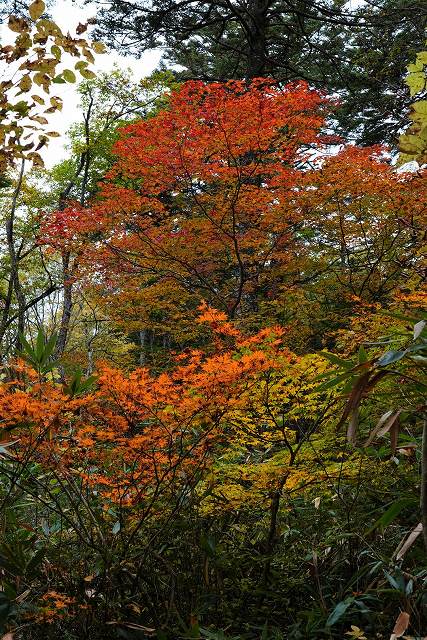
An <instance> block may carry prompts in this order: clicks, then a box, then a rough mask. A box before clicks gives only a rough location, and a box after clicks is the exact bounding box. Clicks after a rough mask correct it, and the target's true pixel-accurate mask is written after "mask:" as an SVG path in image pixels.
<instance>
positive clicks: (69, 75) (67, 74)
mask: <svg viewBox="0 0 427 640" xmlns="http://www.w3.org/2000/svg"><path fill="white" fill-rule="evenodd" d="M62 77H63V78H64V80H66V81H67V82H71V83H72V82H75V81H76V74H75V73H74V71H71V69H64V71H63V72H62ZM54 82H55V79H54Z"/></svg>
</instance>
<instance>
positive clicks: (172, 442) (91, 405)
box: [0, 306, 287, 506]
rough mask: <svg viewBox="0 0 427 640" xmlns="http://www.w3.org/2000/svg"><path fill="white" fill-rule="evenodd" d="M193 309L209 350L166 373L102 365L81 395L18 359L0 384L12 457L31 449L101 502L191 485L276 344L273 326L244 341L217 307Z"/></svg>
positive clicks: (139, 499) (124, 501) (274, 362)
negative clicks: (211, 340)
mask: <svg viewBox="0 0 427 640" xmlns="http://www.w3.org/2000/svg"><path fill="white" fill-rule="evenodd" d="M201 311H202V314H201V316H200V321H201V322H204V323H208V324H209V325H210V326H211V328H212V330H213V332H214V334H215V335H216V344H217V349H216V352H215V353H213V354H212V355H210V356H206V355H204V354H203V353H202V352H200V351H190V352H188V353H184V354H182V355H181V356H179V357H178V361H177V365H176V368H175V369H174V370H173V371H172V372H171V373H163V374H161V375H159V376H157V377H156V376H152V375H150V373H149V372H148V371H147V370H146V369H136V370H135V371H133V372H132V373H130V374H129V375H126V374H124V373H123V372H121V371H119V370H117V369H113V368H111V367H110V366H108V365H106V364H105V365H103V366H102V367H101V368H100V370H99V374H98V380H97V389H96V390H95V391H93V392H92V393H91V394H90V395H86V396H85V397H84V398H82V397H78V396H77V397H70V396H69V395H67V393H66V392H65V391H64V390H63V389H62V387H61V386H60V385H58V384H55V383H54V382H49V381H46V380H40V379H39V378H38V376H37V375H36V374H35V373H34V371H32V370H31V369H28V368H25V367H24V366H23V365H19V366H18V368H17V375H18V377H17V379H16V380H13V381H11V382H10V383H7V384H4V385H2V386H1V387H0V413H1V415H2V418H3V420H2V427H3V429H4V431H3V442H5V441H10V440H11V439H12V440H13V441H16V443H15V444H14V445H12V449H13V451H14V455H15V456H16V458H17V459H22V460H25V459H27V457H28V456H29V455H31V456H32V458H33V459H34V460H38V461H39V462H40V463H41V464H43V465H44V466H45V467H46V468H47V469H50V470H51V471H53V472H55V473H57V474H59V475H60V476H62V477H68V476H70V477H72V476H74V477H75V478H76V479H80V480H81V481H82V482H83V484H84V486H86V487H87V490H88V491H89V492H92V491H96V492H97V494H98V495H100V496H102V499H103V501H104V504H105V505H108V504H110V505H111V504H115V505H121V506H132V505H141V504H145V503H149V504H151V501H152V500H153V497H154V498H155V497H160V495H162V496H163V497H165V495H166V497H172V498H173V496H174V495H176V492H177V491H178V490H179V488H181V489H182V487H187V488H191V487H192V486H193V485H194V484H195V483H196V482H197V479H198V478H199V476H200V472H201V471H202V469H203V468H204V467H205V465H206V464H207V463H209V461H210V459H211V453H213V447H214V445H215V446H220V445H221V443H222V442H225V441H226V439H227V429H229V428H230V427H229V425H228V423H227V417H228V416H230V415H231V413H232V412H234V411H236V410H238V409H239V408H243V407H244V406H245V402H246V399H245V398H247V393H249V392H250V389H251V388H252V387H253V385H254V384H256V381H257V380H259V376H260V375H262V374H263V373H264V372H267V371H270V370H273V369H275V368H276V367H277V366H278V357H277V356H278V349H279V347H280V343H281V340H280V336H281V331H280V329H275V330H263V331H262V332H260V334H259V335H257V336H253V337H251V338H249V339H246V338H244V337H243V336H242V335H241V334H240V333H238V332H237V331H236V330H235V329H234V328H233V327H231V326H230V325H229V324H228V323H227V321H226V319H225V318H224V315H223V314H222V313H220V312H216V311H215V310H213V309H210V308H207V307H206V306H205V307H203V308H202V309H201ZM230 340H231V341H232V344H230ZM227 344H228V346H226V345H227ZM286 353H287V352H286V351H285V352H283V356H284V357H285V358H286V357H287V355H286ZM10 431H12V434H11V433H10ZM30 452H31V454H30Z"/></svg>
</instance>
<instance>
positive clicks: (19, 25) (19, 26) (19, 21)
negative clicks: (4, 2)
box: [8, 16, 29, 33]
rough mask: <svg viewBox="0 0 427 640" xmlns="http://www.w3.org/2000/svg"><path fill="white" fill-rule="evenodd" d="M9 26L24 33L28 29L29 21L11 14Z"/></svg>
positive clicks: (12, 29)
mask: <svg viewBox="0 0 427 640" xmlns="http://www.w3.org/2000/svg"><path fill="white" fill-rule="evenodd" d="M8 27H9V29H10V30H11V31H14V32H15V33H22V32H23V31H28V28H29V27H28V23H27V22H26V21H25V20H24V19H23V18H17V17H16V16H9V22H8Z"/></svg>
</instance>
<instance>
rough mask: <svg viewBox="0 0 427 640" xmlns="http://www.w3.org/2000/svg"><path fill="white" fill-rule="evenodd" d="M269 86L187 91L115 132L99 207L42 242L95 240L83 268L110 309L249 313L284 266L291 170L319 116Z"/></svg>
mask: <svg viewBox="0 0 427 640" xmlns="http://www.w3.org/2000/svg"><path fill="white" fill-rule="evenodd" d="M269 82H270V81H267V80H263V79H260V80H256V81H254V82H253V83H252V84H251V85H250V86H249V87H248V86H247V84H246V83H244V82H243V81H232V82H228V83H226V84H219V83H213V84H209V85H206V84H204V83H202V82H188V83H185V84H184V85H183V86H182V87H181V88H180V89H179V90H178V91H177V92H175V93H173V94H172V95H171V96H170V104H169V108H168V109H167V110H164V111H161V112H160V113H158V114H157V115H156V116H155V117H153V118H150V119H148V120H146V121H140V122H137V123H135V124H131V125H129V126H127V127H125V128H124V129H123V130H122V138H121V139H120V140H119V142H118V143H117V144H116V146H115V153H116V154H117V157H118V159H117V163H116V164H115V166H114V167H113V168H112V170H111V171H110V172H109V174H108V175H107V176H106V181H105V183H103V185H102V190H101V200H100V201H99V202H98V203H94V204H93V206H92V207H91V208H90V210H84V209H82V208H81V207H79V206H78V205H72V206H70V207H69V208H68V209H67V210H65V211H63V212H58V213H57V214H56V216H55V217H54V219H50V220H49V221H48V224H47V226H46V228H45V230H44V237H45V239H46V240H47V241H48V242H49V243H50V244H52V245H54V246H58V245H59V246H63V245H64V242H65V243H69V246H72V247H74V248H75V247H76V246H81V244H82V243H86V244H87V240H88V237H89V238H91V239H92V240H95V242H93V243H92V245H91V247H90V248H89V247H87V248H86V264H88V265H89V269H88V270H89V271H91V270H92V272H93V265H94V264H95V265H97V267H98V269H99V270H98V272H97V275H98V276H99V274H100V271H102V272H103V274H104V286H105V287H106V290H107V292H109V293H111V294H112V295H113V296H114V297H115V299H116V301H115V304H117V296H119V297H121V298H122V302H123V303H125V300H123V298H126V296H128V295H131V296H132V295H135V296H136V297H137V296H138V295H143V297H145V299H146V302H147V303H148V304H147V306H148V305H149V304H150V303H152V305H156V304H157V305H160V306H161V299H162V295H161V294H162V291H165V290H170V289H171V288H172V289H173V290H175V291H178V292H179V293H178V294H175V298H176V300H175V303H176V304H177V305H179V304H180V302H181V303H185V304H186V303H187V302H188V301H189V300H192V301H193V303H192V306H193V309H195V308H196V307H197V305H198V304H199V303H200V300H201V299H207V300H209V303H210V304H212V305H213V306H216V307H217V308H221V309H223V310H224V311H227V312H228V314H229V315H231V316H233V315H235V314H236V313H237V312H238V311H239V310H241V309H242V307H248V305H249V306H250V304H251V303H252V302H251V301H252V300H253V299H254V296H255V292H256V291H259V290H260V289H262V288H265V287H266V286H268V285H267V283H266V281H265V277H264V274H265V272H266V271H268V270H270V271H271V269H274V266H273V265H279V264H280V265H286V264H288V263H289V261H290V259H291V258H292V254H291V253H290V251H289V243H290V242H291V241H292V235H293V229H294V227H295V225H296V224H298V222H299V220H300V213H299V212H298V210H297V208H296V207H295V194H294V187H295V183H296V176H297V175H298V173H299V169H298V164H299V163H301V162H302V155H303V150H304V149H308V148H311V147H313V146H319V145H321V144H322V139H321V137H320V136H319V129H320V127H321V125H322V123H323V120H324V112H325V109H326V104H327V101H326V100H325V99H324V98H323V97H322V96H321V95H320V94H319V93H318V92H317V91H313V90H311V89H309V87H308V86H307V84H306V83H304V82H299V83H295V84H293V85H289V86H287V87H286V88H285V89H279V88H277V87H272V86H271V85H270V84H269ZM117 278H118V280H117ZM122 279H123V283H124V280H126V293H123V291H122V290H121V289H120V282H121V280H122ZM113 281H114V286H113V284H112V283H113ZM109 284H110V287H109V286H108V285H109ZM117 285H119V286H117ZM141 285H143V287H142V286H141ZM142 288H143V289H144V293H143V294H141V289H142ZM170 295H171V296H172V298H173V297H174V294H173V292H172V291H171V292H170ZM156 300H157V303H156ZM139 302H140V301H139ZM138 306H140V305H138Z"/></svg>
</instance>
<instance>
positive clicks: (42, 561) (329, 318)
mask: <svg viewBox="0 0 427 640" xmlns="http://www.w3.org/2000/svg"><path fill="white" fill-rule="evenodd" d="M163 100H164V101H163V103H161V104H160V106H159V108H157V109H156V110H155V111H154V112H153V113H151V114H150V117H147V118H145V119H137V120H135V121H133V122H132V123H131V124H128V125H127V126H125V127H123V128H121V130H120V135H119V138H118V141H117V142H116V143H115V145H114V147H113V153H114V158H115V160H114V163H113V165H112V166H111V168H110V170H109V171H108V173H107V174H106V175H105V176H100V182H99V185H98V190H97V191H96V190H95V189H94V192H93V194H92V195H93V197H92V198H91V200H90V202H88V203H86V202H85V201H84V199H83V198H82V199H81V200H80V202H77V201H75V200H72V199H70V200H68V201H67V202H65V201H64V199H63V198H62V200H61V206H59V207H57V208H56V209H55V210H54V211H45V212H43V213H41V214H40V218H39V219H40V220H41V224H40V232H39V234H38V238H37V243H38V245H37V246H38V249H39V250H40V253H41V255H42V257H43V260H45V261H48V260H57V259H58V257H60V258H61V259H62V264H63V265H64V256H65V257H66V260H67V265H72V268H70V269H68V271H67V270H66V269H64V270H63V275H64V278H65V279H64V282H63V286H64V287H68V292H69V298H68V301H69V304H70V314H71V307H72V302H73V296H75V297H78V296H80V297H81V299H82V300H83V301H84V304H83V303H82V308H84V309H86V311H87V309H89V312H88V313H89V315H90V317H91V318H95V320H94V321H93V324H94V325H96V326H98V324H100V323H105V324H108V326H109V327H112V329H111V332H112V333H113V334H114V338H115V339H116V341H117V343H119V342H120V341H122V342H121V343H120V346H121V349H122V350H121V351H120V350H117V351H116V352H115V355H116V358H115V361H114V362H113V361H112V360H113V359H112V358H110V359H109V358H108V357H102V358H101V357H98V358H96V357H95V356H94V350H93V349H92V346H93V344H92V343H93V339H94V337H96V336H95V335H91V333H90V331H91V327H92V325H91V324H90V323H91V322H92V320H87V316H85V317H84V318H83V321H82V323H83V325H87V326H88V327H89V329H88V328H87V327H86V326H85V328H84V330H85V331H86V334H85V336H86V337H87V336H88V342H87V344H88V345H89V346H88V349H87V353H86V354H84V356H82V357H81V356H80V354H81V353H82V352H83V351H84V349H82V351H79V350H78V349H74V352H72V351H73V350H72V349H69V352H67V351H66V350H65V356H64V357H62V358H61V359H60V360H59V361H55V360H54V354H55V351H54V345H55V340H54V338H51V339H50V340H47V341H46V340H45V338H44V335H43V334H42V333H39V336H38V338H37V339H36V340H35V342H36V347H35V348H34V354H33V348H32V346H31V344H30V342H28V341H27V340H26V339H25V337H24V336H23V335H20V336H19V340H20V342H21V346H22V349H21V350H20V356H19V357H18V358H15V359H14V358H10V359H9V360H8V361H7V362H5V368H4V380H3V382H2V384H1V386H0V416H1V427H2V436H1V452H2V453H1V455H2V456H3V458H2V460H3V462H4V465H3V468H2V471H3V473H4V477H5V478H6V481H5V483H6V484H5V486H6V485H7V486H6V489H5V490H4V505H6V506H5V508H6V509H7V508H9V503H10V504H14V503H13V500H14V499H15V498H16V500H17V501H18V506H19V509H18V516H17V518H18V519H19V525H20V528H19V527H18V529H19V532H22V531H24V534H22V535H21V533H19V534H18V535H17V540H15V541H14V543H16V544H17V545H18V548H19V549H21V547H22V549H25V550H28V549H31V546H32V544H33V542H34V541H35V540H36V539H37V540H38V542H37V545H38V547H39V548H38V550H37V552H36V554H35V556H33V557H32V560H31V562H33V564H31V562H29V563H26V561H25V562H24V561H23V562H22V564H21V565H19V566H18V565H16V566H15V565H14V564H13V562H14V560H13V553H12V552H11V551H10V549H11V547H7V549H6V551H5V550H4V549H3V551H2V548H1V546H0V560H1V557H2V556H1V554H2V553H3V556H4V557H6V558H7V562H8V563H9V564H7V563H6V561H5V566H6V569H5V573H6V574H7V580H6V579H5V580H6V582H7V588H8V589H9V592H8V593H9V595H7V598H8V602H9V601H10V602H13V603H15V601H17V600H18V599H19V598H20V597H21V596H20V595H19V594H21V592H22V589H21V584H22V580H24V579H25V580H28V585H29V586H28V589H29V591H28V593H31V604H28V608H27V609H25V610H24V612H23V613H21V612H20V613H19V614H18V613H17V614H16V616H18V617H19V616H21V617H20V618H19V619H20V620H21V621H22V622H23V624H28V625H29V626H31V627H32V628H33V627H34V625H35V626H36V628H38V627H37V625H41V626H40V628H44V629H51V630H52V629H53V631H52V633H54V632H56V631H58V630H61V629H63V628H64V627H63V626H61V625H64V624H67V625H68V622H67V621H69V626H67V629H68V628H70V629H72V631H70V633H74V632H75V633H78V634H80V636H79V637H83V635H82V634H84V633H87V634H89V635H88V636H87V637H88V638H89V637H90V638H101V637H107V636H105V634H106V633H107V632H108V633H109V632H110V630H111V629H113V628H114V630H115V631H114V633H115V632H116V631H117V636H116V635H112V636H111V637H124V638H137V637H141V638H142V637H144V638H145V637H157V638H158V639H159V640H165V639H172V638H176V637H179V638H211V639H212V640H213V639H216V638H218V639H219V638H224V639H225V638H226V637H227V638H228V637H230V638H239V639H240V638H245V639H246V638H248V639H250V640H253V639H255V638H259V637H262V638H263V639H264V638H265V639H267V638H282V637H283V638H284V637H289V638H292V639H295V640H297V639H298V638H304V637H310V638H319V639H323V638H337V639H338V638H342V637H347V636H348V637H353V638H360V640H364V639H365V638H366V637H365V636H364V632H363V631H362V625H365V626H366V627H367V628H368V629H369V633H371V635H372V634H374V633H375V630H376V625H377V626H378V625H379V626H378V628H381V629H382V630H384V629H385V628H388V627H389V626H390V625H389V617H390V615H391V616H392V617H393V616H394V618H395V611H396V607H397V606H399V607H401V608H405V611H406V610H407V609H408V610H409V609H411V607H412V609H411V611H412V610H413V611H414V612H415V611H416V612H417V613H416V615H415V614H414V616H413V618H414V619H415V618H416V617H417V621H416V623H415V622H414V629H416V630H417V633H418V631H419V630H420V628H421V621H422V620H423V619H424V618H425V616H424V614H423V613H422V612H421V606H420V602H421V600H422V598H423V597H424V596H423V595H422V590H423V586H422V585H423V584H424V582H425V570H424V569H420V565H419V558H418V556H419V555H420V551H419V547H417V546H416V545H417V544H418V543H416V542H415V541H416V538H417V536H416V535H415V537H412V538H410V541H411V542H410V544H409V543H408V542H407V541H406V542H404V541H403V542H402V535H403V534H404V535H409V536H413V535H414V531H416V530H415V529H414V527H416V526H417V523H418V515H414V513H416V512H413V513H412V514H411V515H410V516H409V519H408V522H409V524H408V525H407V524H402V525H400V524H399V525H398V524H394V525H393V526H395V530H394V531H393V533H392V535H391V536H390V539H388V538H387V539H386V537H385V536H383V533H384V531H385V529H386V528H387V527H388V526H389V525H390V524H391V523H393V522H395V519H396V518H397V517H398V516H399V514H401V511H402V513H405V511H404V510H405V509H407V508H409V507H411V508H412V507H413V506H414V504H415V503H414V499H413V486H414V483H415V482H416V478H417V477H418V476H417V474H418V466H417V464H418V461H417V455H418V450H419V447H420V446H421V445H420V428H419V427H420V424H421V418H420V416H424V415H425V402H424V401H422V400H421V399H420V398H421V392H422V391H423V390H425V382H424V378H423V375H424V374H425V354H424V350H425V344H426V338H425V295H424V292H423V283H424V281H425V273H424V269H425V263H424V255H423V252H424V245H423V243H424V242H425V221H426V210H427V201H426V192H425V189H423V185H424V181H425V171H422V170H420V171H418V172H416V173H412V174H410V173H405V172H403V173H402V172H400V173H398V172H396V170H395V168H394V167H393V166H392V165H391V164H390V162H389V150H387V149H385V148H381V147H375V148H363V149H362V148H358V147H356V146H353V145H345V144H344V143H343V141H342V140H340V139H339V138H338V137H337V136H334V135H329V134H326V133H325V131H326V130H327V126H328V123H329V120H328V119H329V118H330V117H331V113H332V109H333V107H334V104H333V102H332V101H331V100H330V99H327V98H326V97H325V96H324V95H322V94H321V93H320V92H318V91H315V90H313V89H312V88H310V86H309V85H308V84H307V83H306V82H302V81H301V82H295V83H293V84H290V85H287V86H284V87H283V86H278V85H277V84H276V83H274V84H273V83H272V82H271V81H270V80H268V79H266V78H259V79H256V80H254V81H253V82H251V83H248V82H246V81H230V82H227V83H224V84H221V83H211V84H207V83H202V82H198V81H192V82H186V83H184V84H182V85H181V86H180V87H179V88H177V89H175V90H174V91H172V92H170V93H168V94H167V95H166V96H165V97H164V98H163ZM85 153H86V152H85ZM87 153H88V152H87ZM82 166H83V165H82ZM61 197H62V196H61ZM65 275H67V277H65ZM84 305H86V307H84ZM98 314H99V315H98ZM70 317H71V315H70ZM68 320H70V318H68ZM416 321H417V324H415V327H412V325H413V324H414V323H415V322H416ZM411 323H412V324H411ZM61 328H62V323H61ZM67 330H68V331H69V333H71V334H72V332H73V327H72V324H70V327H67ZM94 333H95V332H94ZM110 335H111V334H110ZM72 338H73V339H74V336H72ZM69 339H70V338H69ZM361 343H363V344H364V345H365V346H363V345H362V346H360V345H361ZM115 344H116V343H115ZM43 349H45V351H43ZM384 349H386V354H385V355H384V353H383V351H384ZM99 351H100V350H99ZM99 351H98V354H97V355H98V356H99V355H100V353H99ZM105 353H107V351H105ZM105 353H102V355H103V356H105ZM32 354H33V355H32ZM387 354H388V355H387ZM95 355H96V354H95ZM37 358H38V359H37ZM417 358H418V359H417ZM95 360H96V361H95ZM138 361H139V362H138ZM76 364H77V365H79V367H80V368H78V367H76V366H75V365H76ZM81 367H85V368H86V370H87V375H83V374H82V370H81ZM91 374H93V376H92V375H91ZM396 381H397V382H398V384H396ZM387 403H388V404H387ZM385 404H386V406H385ZM347 423H349V426H348V428H347V435H346V429H345V428H344V427H345V425H347ZM399 438H400V440H399ZM389 441H390V445H391V453H390V449H389V448H388V447H387V446H386V445H385V444H384V443H385V442H386V443H387V444H388V443H389ZM377 445H378V446H377ZM426 478H427V476H426ZM401 493H402V495H400V494H401ZM22 496H27V499H28V501H27V502H25V501H23V502H22V504H21V497H22ZM384 496H386V497H384ZM390 496H391V497H390ZM426 496H427V494H426ZM426 499H427V498H426ZM384 501H385V502H387V504H386V506H384ZM396 501H397V502H396ZM399 501H400V502H399ZM421 501H422V500H421ZM389 503H390V504H391V506H390V504H389ZM396 504H397V505H398V506H397V507H396V506H395V505H396ZM426 504H427V502H426ZM28 505H30V507H29V506H28ZM389 507H390V509H391V511H389ZM414 508H415V507H414ZM384 511H385V515H384ZM337 522H338V523H339V524H337ZM368 523H370V524H369V527H370V528H368ZM15 524H16V521H15ZM405 527H406V529H405ZM40 529H41V530H42V532H43V535H44V536H45V538H43V541H42V542H40V540H39V539H38V538H37V535H38V533H37V532H38V531H39V530H40ZM404 530H405V531H404ZM418 533H419V532H418ZM33 534H34V537H33ZM19 536H21V538H20V537H19ZM398 544H400V545H401V546H398ZM19 545H21V546H19ZM405 545H406V546H405ZM412 545H414V547H413V549H412V551H409V550H410V549H411V548H412ZM402 549H403V550H404V551H402ZM39 551H40V557H39V556H38V555H37V554H38V553H39ZM407 551H408V556H409V558H410V559H409V561H408V562H409V566H408V571H402V570H401V566H402V563H400V564H399V562H400V561H401V560H402V559H403V556H404V554H405V553H406V552H407ZM28 553H29V552H28ZM399 553H400V554H401V555H400V556H399ZM411 553H412V554H413V555H411ZM8 554H9V555H8ZM417 554H418V555H417ZM18 555H19V554H18ZM24 555H25V554H23V557H24ZM73 564H74V565H75V566H73V567H72V569H70V567H71V566H72V565H73ZM33 565H34V567H36V569H35V573H33V574H31V571H32V570H33V569H34V567H33ZM29 566H30V568H29ZM30 569H31V571H30ZM29 575H31V578H29V577H28V576H29ZM23 576H24V577H23ZM399 580H400V582H399ZM387 581H388V583H387ZM402 581H403V582H402ZM386 584H388V585H389V586H388V587H386ZM402 584H403V587H402ZM390 585H391V587H392V588H393V589H394V591H393V592H392V595H391V596H390V602H385V601H384V600H383V592H387V594H388V593H389V591H392V589H391V588H390ZM395 585H397V587H396V586H395ZM24 593H26V592H25V591H24ZM373 594H374V595H373ZM12 596H13V597H12ZM5 597H6V596H5ZM25 597H27V596H25ZM387 597H388V596H387ZM294 599H295V602H296V603H297V604H293V602H294ZM279 601H280V602H279ZM10 606H12V605H10ZM13 606H15V604H14V605H13ZM0 607H1V601H0ZM14 611H15V610H14ZM242 611H244V612H245V615H246V614H247V616H248V620H249V622H248V623H247V626H245V625H246V622H245V621H243V618H242ZM313 611H314V613H313ZM8 615H9V614H8ZM11 615H12V617H13V616H15V613H13V614H11ZM411 615H412V613H411ZM423 616H424V618H423ZM394 618H393V619H394ZM405 620H406V618H405ZM224 621H227V627H226V630H225V631H224V632H223V631H218V635H215V634H216V633H217V632H216V631H215V629H223V628H225V623H224ZM350 622H352V623H353V622H355V623H357V625H359V624H360V625H361V626H360V627H359V626H356V624H352V625H350ZM43 625H44V626H43ZM73 625H74V626H73ZM204 625H205V626H204ZM211 625H212V626H211ZM387 625H388V626H387ZM416 625H418V626H416ZM9 627H11V625H10V624H9V622H7V624H6V626H5V627H4V628H5V629H6V628H9ZM228 629H230V630H231V631H230V633H232V634H235V633H238V634H240V635H239V636H236V635H233V636H228V635H227V636H225V635H224V633H225V632H227V633H228ZM55 630H56V631H55ZM106 630H107V631H106ZM284 630H285V631H284ZM270 631H271V633H272V634H273V635H268V634H269V633H270ZM282 632H283V633H286V634H288V635H286V636H285V635H283V634H282ZM111 633H113V632H111ZM402 633H403V632H402ZM100 634H101V635H100ZM102 634H104V636H102ZM209 634H211V635H209ZM212 634H213V635H212ZM221 634H222V635H221ZM242 634H243V635H242ZM274 634H275V635H274ZM279 634H282V635H279ZM343 634H344V635H343ZM52 637H53V636H52ZM70 637H71V636H70ZM73 637H74V636H73ZM372 637H374V635H372ZM375 637H377V636H375ZM378 637H383V636H378Z"/></svg>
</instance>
